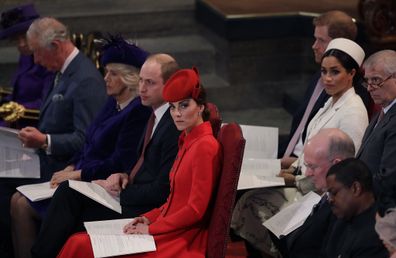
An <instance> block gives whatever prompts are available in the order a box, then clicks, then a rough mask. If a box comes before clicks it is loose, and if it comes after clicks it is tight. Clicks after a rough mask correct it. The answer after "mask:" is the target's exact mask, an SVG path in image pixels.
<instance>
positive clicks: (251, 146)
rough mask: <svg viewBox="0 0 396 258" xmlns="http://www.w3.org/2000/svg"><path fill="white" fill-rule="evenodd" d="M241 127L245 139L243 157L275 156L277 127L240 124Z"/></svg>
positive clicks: (260, 157) (276, 151)
mask: <svg viewBox="0 0 396 258" xmlns="http://www.w3.org/2000/svg"><path fill="white" fill-rule="evenodd" d="M241 129H242V133H243V137H244V138H245V139H246V144H245V152H244V155H243V158H244V159H245V158H253V159H275V158H276V157H277V155H278V134H279V130H278V128H275V127H265V126H253V125H241Z"/></svg>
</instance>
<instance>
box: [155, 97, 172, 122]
mask: <svg viewBox="0 0 396 258" xmlns="http://www.w3.org/2000/svg"><path fill="white" fill-rule="evenodd" d="M168 108H169V103H168V102H166V103H164V104H163V105H162V106H160V107H159V108H157V109H156V110H154V115H155V121H156V123H157V121H160V120H161V118H162V116H163V115H164V114H165V112H166V111H167V110H168Z"/></svg>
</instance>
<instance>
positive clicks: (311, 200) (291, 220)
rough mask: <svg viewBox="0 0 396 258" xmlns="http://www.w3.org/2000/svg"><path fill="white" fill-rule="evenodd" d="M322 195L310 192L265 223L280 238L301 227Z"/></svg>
mask: <svg viewBox="0 0 396 258" xmlns="http://www.w3.org/2000/svg"><path fill="white" fill-rule="evenodd" d="M320 198H321V197H320V196H319V195H318V194H316V193H314V192H309V193H308V194H306V195H305V196H303V197H302V198H300V199H299V200H298V201H297V202H295V203H293V204H291V205H289V206H287V207H286V208H284V209H282V210H281V211H280V212H278V213H277V214H275V215H274V216H272V217H271V218H270V219H268V220H267V221H265V222H264V223H263V225H264V226H265V227H266V228H268V229H269V230H270V231H271V232H272V233H274V234H275V235H276V236H277V237H278V238H280V236H282V235H288V234H289V233H290V232H292V231H294V230H295V229H297V228H299V227H300V226H301V225H302V224H304V221H305V220H306V219H307V218H308V216H309V214H311V212H312V208H313V206H314V205H315V204H317V203H318V202H319V201H320Z"/></svg>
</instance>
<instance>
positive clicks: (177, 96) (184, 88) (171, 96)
mask: <svg viewBox="0 0 396 258" xmlns="http://www.w3.org/2000/svg"><path fill="white" fill-rule="evenodd" d="M163 97H164V99H165V101H167V102H170V111H171V115H172V118H173V121H174V122H175V124H176V127H177V128H178V129H179V130H180V131H183V132H184V133H182V134H181V136H180V139H179V152H178V154H177V156H176V160H175V162H174V164H173V167H172V170H171V172H170V176H169V177H170V185H171V189H170V194H169V197H168V200H167V202H166V203H165V204H164V205H162V206H161V207H160V208H157V209H153V210H151V211H149V212H147V213H145V214H143V215H142V216H141V217H138V218H136V220H135V221H134V222H131V223H129V224H127V225H126V226H125V227H124V232H125V233H127V234H151V235H153V236H154V239H155V243H156V247H157V250H156V251H155V252H149V253H143V254H136V255H130V256H122V257H133V258H136V257H161V258H166V257H169V258H171V257H172V258H173V257H188V258H203V257H205V254H206V246H207V238H208V232H207V231H208V223H209V221H208V220H209V218H210V213H211V209H210V206H211V205H210V204H211V201H212V199H213V193H214V192H215V188H216V185H217V181H218V178H219V175H220V157H221V150H220V145H219V143H218V142H217V140H216V139H215V138H214V137H213V134H212V128H211V125H210V123H209V122H205V120H207V118H208V117H209V116H208V112H207V110H206V109H205V104H206V100H205V92H204V90H203V88H202V86H201V85H200V83H199V77H198V73H197V71H196V70H195V69H183V70H180V71H178V72H176V73H175V74H174V75H173V76H172V77H171V78H170V79H169V80H168V82H167V83H166V85H165V87H164V90H163ZM58 257H60V258H64V257H81V258H82V257H84V258H86V257H93V251H92V247H91V243H90V240H89V236H88V235H87V234H86V233H78V234H75V235H73V236H72V237H70V238H69V240H68V241H67V242H66V244H65V245H64V247H63V249H62V250H61V252H60V253H59V255H58Z"/></svg>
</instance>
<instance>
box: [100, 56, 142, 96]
mask: <svg viewBox="0 0 396 258" xmlns="http://www.w3.org/2000/svg"><path fill="white" fill-rule="evenodd" d="M106 67H107V68H109V69H113V70H114V71H116V72H119V73H120V74H121V81H122V82H123V83H124V84H125V85H126V86H127V87H128V88H129V89H130V90H137V89H138V87H139V69H137V68H136V67H134V66H132V65H127V64H120V63H109V64H107V65H106Z"/></svg>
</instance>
